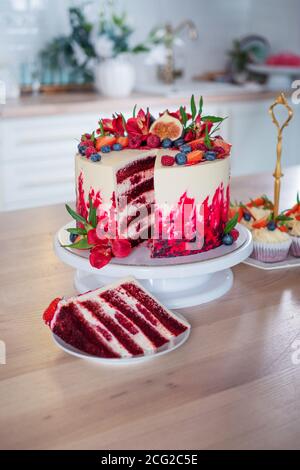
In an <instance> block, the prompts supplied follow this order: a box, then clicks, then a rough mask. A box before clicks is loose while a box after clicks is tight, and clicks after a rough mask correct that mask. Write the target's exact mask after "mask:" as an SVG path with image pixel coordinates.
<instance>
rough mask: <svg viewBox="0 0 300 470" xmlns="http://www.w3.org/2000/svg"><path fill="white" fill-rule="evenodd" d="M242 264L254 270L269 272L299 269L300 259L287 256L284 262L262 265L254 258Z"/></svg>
mask: <svg viewBox="0 0 300 470" xmlns="http://www.w3.org/2000/svg"><path fill="white" fill-rule="evenodd" d="M244 263H245V264H248V265H249V266H254V267H255V268H259V269H264V270H266V271H271V270H273V269H287V268H297V267H300V258H296V257H295V256H288V257H287V259H285V260H284V261H279V262H278V263H263V262H262V261H258V260H257V259H254V258H247V259H246V260H245V261H244Z"/></svg>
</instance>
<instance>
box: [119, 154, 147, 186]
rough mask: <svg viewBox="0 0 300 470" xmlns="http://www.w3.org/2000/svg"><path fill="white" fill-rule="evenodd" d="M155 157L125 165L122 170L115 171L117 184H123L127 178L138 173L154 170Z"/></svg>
mask: <svg viewBox="0 0 300 470" xmlns="http://www.w3.org/2000/svg"><path fill="white" fill-rule="evenodd" d="M155 159H156V156H148V157H146V158H142V159H139V160H136V161H134V162H133V163H130V164H129V165H126V166H125V167H124V168H121V169H120V170H118V171H117V175H116V177H117V183H118V184H120V183H123V181H125V180H126V179H127V178H129V177H130V176H133V175H134V174H136V173H139V172H140V171H144V170H148V169H151V168H154V164H155Z"/></svg>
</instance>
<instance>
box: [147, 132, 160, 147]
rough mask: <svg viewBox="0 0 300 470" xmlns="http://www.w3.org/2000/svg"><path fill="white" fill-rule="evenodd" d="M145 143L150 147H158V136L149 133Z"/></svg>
mask: <svg viewBox="0 0 300 470" xmlns="http://www.w3.org/2000/svg"><path fill="white" fill-rule="evenodd" d="M147 145H148V147H150V148H152V149H153V148H156V147H160V138H159V137H158V135H154V134H149V135H148V137H147Z"/></svg>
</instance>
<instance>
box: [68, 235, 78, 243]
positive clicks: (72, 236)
mask: <svg viewBox="0 0 300 470" xmlns="http://www.w3.org/2000/svg"><path fill="white" fill-rule="evenodd" d="M77 237H78V235H76V233H70V242H71V243H75V242H76V238H77Z"/></svg>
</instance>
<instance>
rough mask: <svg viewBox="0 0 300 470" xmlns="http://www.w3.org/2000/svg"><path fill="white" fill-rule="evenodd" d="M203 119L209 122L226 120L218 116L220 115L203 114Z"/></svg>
mask: <svg viewBox="0 0 300 470" xmlns="http://www.w3.org/2000/svg"><path fill="white" fill-rule="evenodd" d="M201 120H202V121H203V122H207V121H209V122H222V121H224V118H222V117H218V116H203V117H202V118H201Z"/></svg>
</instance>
